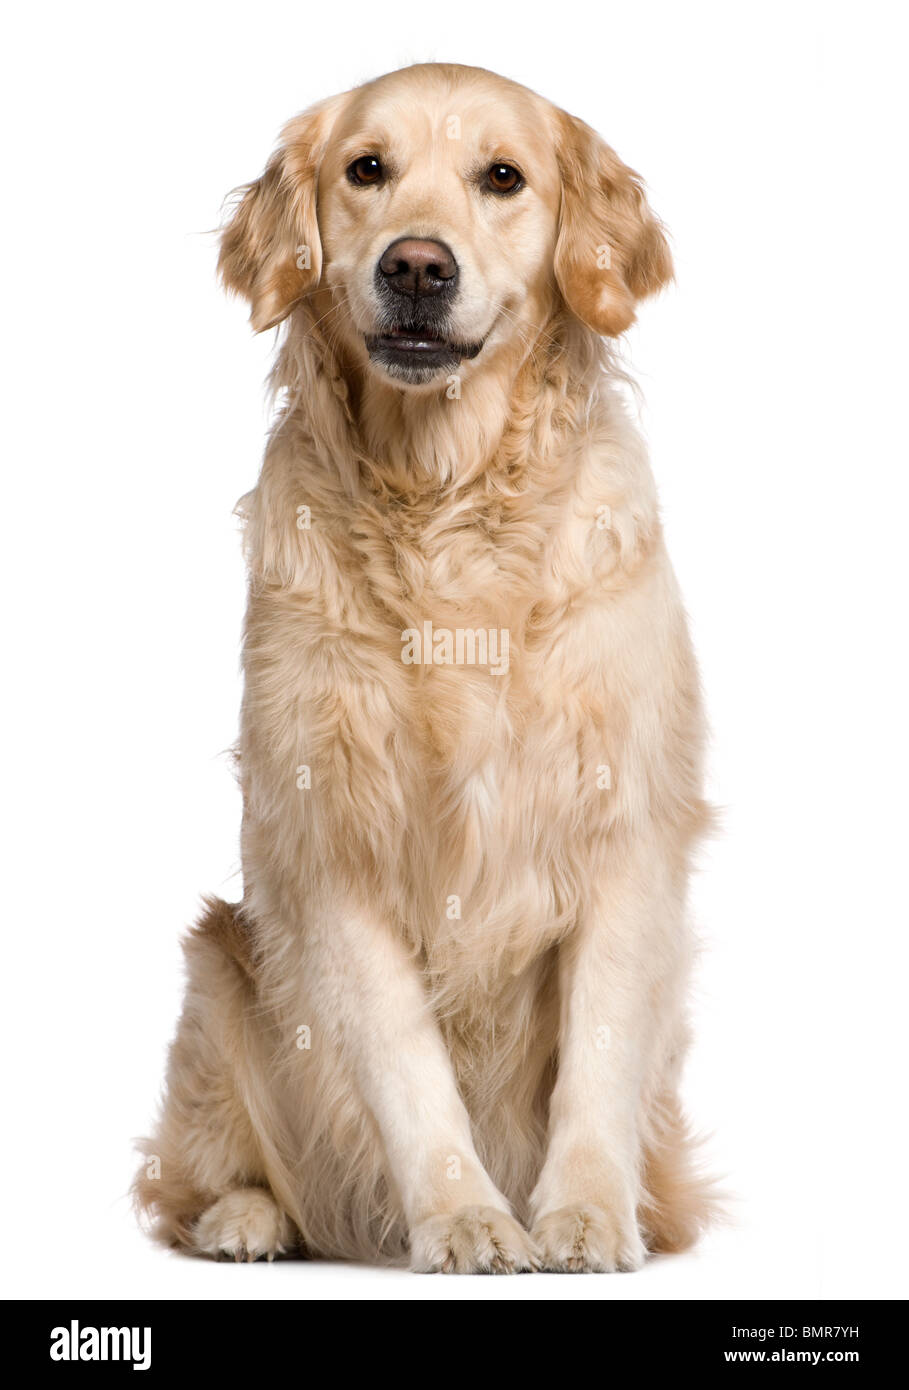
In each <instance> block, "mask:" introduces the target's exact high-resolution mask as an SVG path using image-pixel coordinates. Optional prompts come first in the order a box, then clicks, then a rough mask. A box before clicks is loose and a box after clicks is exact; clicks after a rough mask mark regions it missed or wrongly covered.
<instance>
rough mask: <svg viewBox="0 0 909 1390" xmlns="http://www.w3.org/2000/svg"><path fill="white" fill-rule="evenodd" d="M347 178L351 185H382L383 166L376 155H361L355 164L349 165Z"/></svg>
mask: <svg viewBox="0 0 909 1390" xmlns="http://www.w3.org/2000/svg"><path fill="white" fill-rule="evenodd" d="M347 177H348V178H349V179H350V181H351V183H355V184H359V185H361V186H365V185H367V184H370V183H381V182H382V165H381V164H380V163H379V161H378V160H377V159H376V157H375V155H374V154H364V155H361V156H360V158H359V159H355V160H354V162H353V164H351V165H349V167H348V170H347Z"/></svg>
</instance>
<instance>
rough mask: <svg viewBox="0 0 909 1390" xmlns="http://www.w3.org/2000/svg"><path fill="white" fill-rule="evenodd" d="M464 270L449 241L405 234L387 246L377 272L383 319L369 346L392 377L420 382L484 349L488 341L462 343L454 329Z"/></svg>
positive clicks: (376, 285)
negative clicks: (461, 269)
mask: <svg viewBox="0 0 909 1390" xmlns="http://www.w3.org/2000/svg"><path fill="white" fill-rule="evenodd" d="M459 275H460V272H459V269H458V263H457V261H456V260H455V257H454V254H453V252H452V251H451V248H450V247H448V246H446V245H445V243H444V242H443V241H424V240H420V239H418V238H416V237H399V238H398V239H397V241H393V242H392V243H391V245H390V246H388V247H387V248H386V249H385V251H383V253H382V255H381V256H380V257H379V261H378V264H377V265H376V269H375V275H374V282H375V289H376V298H377V300H378V303H379V306H380V317H381V324H380V327H379V330H378V332H376V333H373V334H369V335H367V338H366V346H367V349H368V351H369V355H370V357H371V358H372V360H373V361H374V362H376V363H377V364H378V365H380V366H381V367H383V368H384V369H385V371H386V372H388V374H389V375H390V376H393V377H396V378H397V379H398V380H402V381H409V382H411V383H414V384H419V383H421V382H425V381H428V380H429V379H430V378H431V377H433V376H435V375H436V373H438V372H443V371H444V372H452V371H455V370H456V369H457V367H458V365H459V364H460V363H461V362H462V361H463V360H464V359H465V358H472V357H476V356H477V354H478V353H479V352H480V350H481V349H482V347H483V344H482V342H479V343H462V342H458V341H456V339H455V337H454V336H453V334H452V331H451V314H452V308H453V303H454V300H455V297H456V295H457V290H458V280H459Z"/></svg>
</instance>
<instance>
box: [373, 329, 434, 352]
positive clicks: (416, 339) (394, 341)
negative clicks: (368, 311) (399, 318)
mask: <svg viewBox="0 0 909 1390" xmlns="http://www.w3.org/2000/svg"><path fill="white" fill-rule="evenodd" d="M375 341H376V342H379V343H382V345H383V346H385V347H391V348H397V349H399V350H400V351H404V352H437V351H438V349H439V348H445V347H450V346H451V344H450V343H449V342H448V340H447V339H445V338H435V337H433V336H432V335H431V334H430V333H425V332H421V331H420V330H418V329H414V330H413V331H410V330H408V329H403V328H395V329H392V331H391V332H390V333H380V334H378V335H377V337H376V339H375Z"/></svg>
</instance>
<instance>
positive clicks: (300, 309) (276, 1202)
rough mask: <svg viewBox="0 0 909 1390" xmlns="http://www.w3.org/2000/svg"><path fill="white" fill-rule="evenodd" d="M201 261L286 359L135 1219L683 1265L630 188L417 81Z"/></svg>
mask: <svg viewBox="0 0 909 1390" xmlns="http://www.w3.org/2000/svg"><path fill="white" fill-rule="evenodd" d="M220 264H221V270H222V274H223V277H224V281H225V283H226V284H227V286H228V287H229V288H230V289H231V290H234V291H236V292H237V293H239V294H242V295H244V296H245V297H246V298H247V299H248V300H249V302H250V304H251V306H252V323H253V326H254V328H255V329H257V330H262V329H266V328H270V327H272V326H274V325H276V324H279V323H283V324H284V325H285V329H284V335H283V341H282V345H281V348H280V353H279V357H278V361H277V365H276V368H275V382H276V386H277V388H278V390H279V392H280V401H281V408H280V413H279V416H278V420H277V423H276V425H275V427H274V429H273V431H272V434H271V439H270V442H269V446H268V450H267V454H266V457H265V462H264V466H263V469H262V475H261V478H260V480H259V484H258V486H257V487H256V489H255V491H254V492H252V493H251V494H250V495H249V496H248V497H247V498H246V499H245V500H244V503H243V506H242V510H243V512H244V514H245V516H246V520H247V551H248V560H249V568H250V596H249V610H248V616H247V622H246V636H245V647H244V666H245V676H246V693H245V698H244V702H243V712H242V732H241V737H240V749H239V755H240V774H241V778H242V786H243V795H244V819H243V833H242V852H243V869H244V877H245V891H244V896H243V901H242V903H240V904H238V905H236V906H228V905H227V904H225V903H222V902H211V903H209V905H208V911H207V915H206V916H205V917H204V918H203V920H202V921H201V923H200V924H199V926H198V927H197V928H196V929H195V931H194V932H193V933H192V935H191V937H190V939H189V942H188V947H187V953H188V960H189V984H188V991H187V998H186V1005H185V1009H184V1013H183V1017H182V1020H181V1023H180V1027H179V1031H178V1035H177V1038H176V1041H175V1043H174V1045H173V1049H172V1054H171V1061H170V1067H169V1073H168V1080H167V1093H166V1099H165V1103H164V1108H163V1114H162V1117H161V1121H160V1124H159V1127H158V1130H157V1134H156V1136H155V1137H154V1138H153V1139H152V1140H150V1141H148V1146H147V1161H146V1166H145V1167H144V1168H143V1171H142V1173H141V1175H140V1177H139V1179H138V1183H137V1191H138V1197H139V1200H140V1203H141V1204H142V1206H143V1207H144V1208H145V1209H147V1210H149V1211H150V1212H151V1213H152V1214H153V1215H154V1217H155V1218H156V1222H157V1229H158V1231H159V1233H160V1234H162V1235H163V1236H164V1237H165V1238H167V1239H168V1240H171V1241H174V1242H176V1243H179V1244H181V1245H183V1246H185V1247H186V1248H187V1249H189V1250H193V1251H197V1252H204V1253H207V1254H210V1255H219V1254H226V1255H229V1256H233V1257H235V1258H237V1259H244V1258H249V1259H254V1258H257V1257H259V1256H267V1257H269V1258H271V1257H272V1256H274V1255H275V1254H277V1253H282V1252H285V1251H290V1250H292V1249H299V1250H301V1251H303V1252H305V1253H307V1254H309V1255H312V1256H324V1257H350V1258H354V1259H370V1258H372V1259H375V1258H383V1259H399V1258H401V1257H403V1256H404V1255H405V1253H406V1252H409V1258H410V1262H411V1265H412V1267H413V1268H414V1269H416V1270H445V1271H458V1272H472V1271H496V1272H511V1271H518V1270H532V1269H537V1268H543V1269H549V1270H578V1271H582V1270H617V1269H635V1268H637V1267H638V1266H639V1265H640V1264H641V1263H642V1261H643V1260H644V1257H645V1252H646V1251H647V1250H676V1249H680V1248H683V1247H685V1246H686V1245H688V1244H689V1243H690V1242H691V1241H692V1240H693V1239H694V1238H695V1236H696V1234H697V1232H698V1229H699V1227H700V1226H701V1225H702V1223H703V1222H704V1220H705V1219H706V1218H707V1216H708V1214H709V1208H710V1193H709V1190H708V1188H707V1186H706V1185H705V1184H704V1183H703V1182H702V1181H701V1180H700V1179H699V1178H698V1177H697V1175H696V1173H695V1172H694V1170H693V1166H692V1160H691V1145H690V1141H689V1138H688V1135H687V1132H686V1127H685V1124H684V1121H683V1119H682V1116H681V1113H680V1108H679V1103H678V1098H677V1080H678V1073H679V1066H680V1063H681V1060H682V1055H683V1053H684V1050H685V1041H686V1027H685V999H684V993H685V981H686V975H687V971H688V966H689V961H690V957H691V954H692V943H691V936H690V932H689V929H688V927H687V926H686V922H685V893H686V876H687V867H688V860H689V854H690V851H691V847H692V844H693V842H694V841H695V839H696V837H697V835H698V833H699V832H700V831H701V830H702V828H703V827H704V825H705V821H706V818H707V817H706V808H705V804H704V802H703V801H702V799H701V771H700V763H701V744H702V733H703V726H702V715H701V707H700V700H699V694H698V678H697V673H696V669H695V663H694V661H693V659H692V654H691V650H690V646H689V640H688V636H687V632H686V626H685V620H684V616H683V611H682V606H681V603H680V600H679V595H678V592H677V588H676V582H675V579H674V577H673V573H672V570H671V568H670V565H669V561H668V559H667V556H666V552H665V549H664V545H663V537H662V533H661V530H660V525H659V521H658V517H657V505H656V498H655V495H654V486H653V481H652V478H651V473H650V468H649V466H648V462H647V459H646V456H645V451H644V448H643V445H642V443H641V440H640V438H639V437H638V435H637V433H636V431H635V429H634V426H633V424H632V423H631V421H630V419H629V417H628V414H627V413H626V410H625V408H624V405H623V400H622V396H621V394H620V390H619V387H618V384H617V378H618V373H617V371H616V369H615V368H614V366H613V363H612V359H611V356H610V352H609V349H608V347H607V346H606V344H605V343H604V342H603V340H602V336H601V335H605V336H606V337H611V336H615V335H617V334H620V333H622V332H623V331H624V330H625V329H626V328H628V326H629V325H630V324H631V322H632V321H633V318H634V313H635V305H636V302H637V301H638V300H639V299H640V298H641V297H642V296H644V295H647V294H650V293H652V292H653V291H656V290H658V289H659V288H660V286H661V285H663V284H664V283H665V282H666V281H667V280H668V279H669V277H670V275H671V262H670V257H669V252H668V250H667V246H666V242H665V240H664V236H663V233H662V231H661V228H660V225H659V223H658V222H657V221H656V219H655V218H654V217H653V215H652V214H651V212H650V211H649V209H648V206H647V203H646V201H645V198H644V193H643V190H642V187H641V184H640V182H639V180H638V178H637V177H636V175H635V174H634V173H633V172H632V171H631V170H630V169H628V168H626V166H625V165H624V164H622V162H621V161H620V160H619V159H618V158H617V156H616V155H615V154H614V153H613V151H612V150H611V149H609V147H608V146H607V145H605V144H604V143H603V142H602V141H601V140H600V139H599V137H598V136H597V135H595V134H594V132H593V131H592V130H590V129H589V128H588V127H587V126H585V125H583V124H582V123H581V122H580V121H578V120H575V119H574V118H572V117H570V116H568V115H565V114H564V113H563V112H561V111H559V110H557V109H555V108H554V107H553V106H551V105H550V104H549V103H548V102H546V101H544V100H543V99H541V98H540V97H538V96H536V95H534V94H533V93H532V92H530V91H527V90H526V89H524V88H522V87H519V86H517V85H515V84H514V83H512V82H508V81H505V80H503V79H502V78H500V77H495V76H493V75H492V74H491V73H488V72H483V71H480V70H478V69H474V68H464V67H454V66H448V65H434V64H433V65H426V66H419V67H413V68H408V69H405V70H404V71H401V72H396V73H392V74H391V75H390V76H386V77H382V78H380V79H379V80H378V81H375V82H372V83H369V84H368V85H366V86H364V87H360V88H358V89H357V90H355V91H352V92H348V93H345V94H344V95H343V96H339V97H334V98H332V99H331V100H330V101H327V102H325V103H323V104H322V105H320V106H317V107H315V108H313V109H312V110H310V111H308V112H306V113H305V114H304V115H302V116H299V117H297V118H296V119H295V120H293V121H291V122H290V124H289V125H288V126H287V127H286V128H285V130H284V132H283V136H282V140H281V144H280V147H279V149H278V151H277V152H276V154H275V155H274V156H273V157H272V159H271V161H270V162H269V164H268V167H267V168H266V170H265V173H264V174H263V175H262V177H261V178H260V179H258V180H256V182H255V183H252V184H250V185H249V186H248V187H247V188H245V190H243V192H242V196H241V198H240V200H239V203H238V205H237V207H236V209H235V211H234V212H233V215H232V217H231V220H230V222H229V223H228V225H227V227H226V229H225V231H224V233H223V239H222V248H221V262H220Z"/></svg>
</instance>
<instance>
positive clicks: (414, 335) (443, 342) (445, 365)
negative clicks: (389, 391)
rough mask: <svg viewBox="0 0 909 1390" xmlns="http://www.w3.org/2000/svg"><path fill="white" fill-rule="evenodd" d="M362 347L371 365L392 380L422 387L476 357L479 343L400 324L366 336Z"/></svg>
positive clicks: (481, 346) (439, 331)
mask: <svg viewBox="0 0 909 1390" xmlns="http://www.w3.org/2000/svg"><path fill="white" fill-rule="evenodd" d="M366 348H367V351H368V353H369V358H370V361H371V362H372V363H373V365H374V366H376V367H378V368H379V369H380V370H381V371H382V372H383V373H384V374H385V375H386V376H389V377H391V378H392V380H393V381H397V382H401V383H402V384H404V385H407V386H425V385H427V383H429V382H432V381H433V380H434V379H435V378H436V377H440V376H450V375H451V374H452V373H453V372H456V371H457V370H458V368H459V367H460V365H461V363H462V362H466V361H472V359H473V358H475V357H478V356H479V355H480V353H481V352H482V350H483V342H482V341H481V342H478V343H462V342H458V341H456V340H455V339H454V338H450V337H447V336H446V335H445V334H444V333H443V332H442V331H441V330H440V329H436V328H429V327H422V326H419V327H412V326H403V325H402V326H395V327H393V328H391V329H386V330H385V331H384V332H382V333H370V334H367V335H366Z"/></svg>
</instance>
